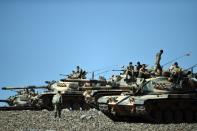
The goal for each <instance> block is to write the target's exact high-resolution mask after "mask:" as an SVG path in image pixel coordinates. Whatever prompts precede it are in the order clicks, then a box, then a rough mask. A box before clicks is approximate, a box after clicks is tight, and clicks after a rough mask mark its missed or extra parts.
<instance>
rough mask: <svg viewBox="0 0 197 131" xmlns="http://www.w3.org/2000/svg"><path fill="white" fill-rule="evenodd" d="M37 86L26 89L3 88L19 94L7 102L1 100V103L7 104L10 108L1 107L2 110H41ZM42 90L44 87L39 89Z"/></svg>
mask: <svg viewBox="0 0 197 131" xmlns="http://www.w3.org/2000/svg"><path fill="white" fill-rule="evenodd" d="M34 88H35V86H29V87H26V88H21V87H15V88H13V87H3V88H2V90H14V91H16V92H17V93H16V94H15V95H14V96H10V97H9V98H8V99H6V100H0V102H5V103H7V104H8V107H7V106H5V107H1V108H0V109H1V110H8V109H20V110H21V109H39V108H41V107H40V104H39V99H38V93H36V92H35V90H34ZM37 88H42V87H37Z"/></svg>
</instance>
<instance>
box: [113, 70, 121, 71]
mask: <svg viewBox="0 0 197 131" xmlns="http://www.w3.org/2000/svg"><path fill="white" fill-rule="evenodd" d="M112 71H124V70H112Z"/></svg>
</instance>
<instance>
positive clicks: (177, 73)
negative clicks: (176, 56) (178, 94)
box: [169, 62, 182, 82]
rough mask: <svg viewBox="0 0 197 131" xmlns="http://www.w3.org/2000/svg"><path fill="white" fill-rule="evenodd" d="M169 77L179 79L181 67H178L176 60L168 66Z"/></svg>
mask: <svg viewBox="0 0 197 131" xmlns="http://www.w3.org/2000/svg"><path fill="white" fill-rule="evenodd" d="M169 71H170V73H171V78H172V79H173V80H175V81H176V82H178V81H179V80H180V79H181V75H182V69H181V68H180V67H179V65H178V62H175V63H174V64H173V65H172V66H171V67H170V68H169Z"/></svg>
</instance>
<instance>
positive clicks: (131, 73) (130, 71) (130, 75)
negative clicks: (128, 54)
mask: <svg viewBox="0 0 197 131" xmlns="http://www.w3.org/2000/svg"><path fill="white" fill-rule="evenodd" d="M125 75H126V78H127V79H130V80H132V81H133V80H134V66H133V65H132V62H130V63H129V66H127V69H126V70H125Z"/></svg>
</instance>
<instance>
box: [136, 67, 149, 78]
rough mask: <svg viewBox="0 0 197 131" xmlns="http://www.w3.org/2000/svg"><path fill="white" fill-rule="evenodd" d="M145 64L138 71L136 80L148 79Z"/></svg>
mask: <svg viewBox="0 0 197 131" xmlns="http://www.w3.org/2000/svg"><path fill="white" fill-rule="evenodd" d="M146 66H147V65H146V64H142V67H141V68H140V70H139V75H138V78H147V77H148V71H147V69H146Z"/></svg>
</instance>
